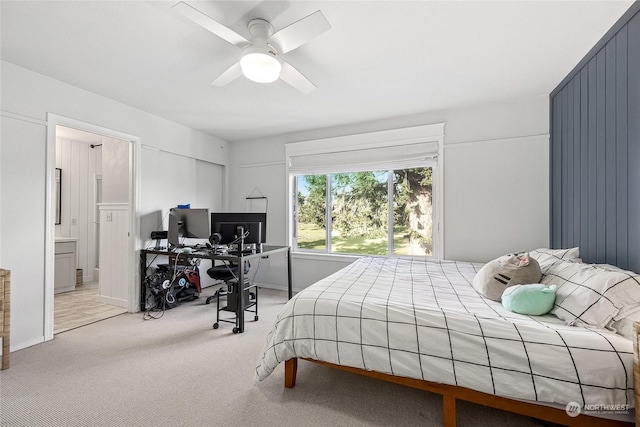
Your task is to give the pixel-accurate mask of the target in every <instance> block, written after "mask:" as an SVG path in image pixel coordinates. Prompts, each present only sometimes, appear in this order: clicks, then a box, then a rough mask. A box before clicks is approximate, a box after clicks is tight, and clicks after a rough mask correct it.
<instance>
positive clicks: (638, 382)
mask: <svg viewBox="0 0 640 427" xmlns="http://www.w3.org/2000/svg"><path fill="white" fill-rule="evenodd" d="M638 334H640V322H633V384H634V390H633V393H634V396H635V404H636V425H637V426H640V409H638V408H640V406H639V405H640V356H639V355H638V340H639V339H640V336H639V335H638Z"/></svg>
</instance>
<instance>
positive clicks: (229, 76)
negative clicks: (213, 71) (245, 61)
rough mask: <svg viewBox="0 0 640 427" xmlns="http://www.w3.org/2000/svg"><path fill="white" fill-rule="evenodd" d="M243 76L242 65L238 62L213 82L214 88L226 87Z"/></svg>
mask: <svg viewBox="0 0 640 427" xmlns="http://www.w3.org/2000/svg"><path fill="white" fill-rule="evenodd" d="M241 75H242V69H241V68H240V63H239V62H236V63H235V64H233V65H232V66H231V67H229V68H228V69H227V71H225V72H224V73H222V74H220V75H219V76H218V78H217V79H215V80H214V81H212V82H211V85H212V86H226V85H228V84H229V83H231V82H232V81H234V80H235V79H237V78H238V77H240V76H241Z"/></svg>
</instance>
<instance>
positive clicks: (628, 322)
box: [608, 311, 640, 340]
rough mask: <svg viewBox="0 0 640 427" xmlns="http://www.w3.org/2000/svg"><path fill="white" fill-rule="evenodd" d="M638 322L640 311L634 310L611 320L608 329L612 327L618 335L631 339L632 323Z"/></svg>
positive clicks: (639, 320)
mask: <svg viewBox="0 0 640 427" xmlns="http://www.w3.org/2000/svg"><path fill="white" fill-rule="evenodd" d="M635 322H640V311H635V312H634V313H631V314H630V315H628V316H626V317H623V318H622V319H620V320H615V321H613V322H611V325H610V326H609V328H608V329H613V330H614V331H616V333H617V334H618V335H622V336H623V337H625V338H628V339H630V340H633V324H634V323H635Z"/></svg>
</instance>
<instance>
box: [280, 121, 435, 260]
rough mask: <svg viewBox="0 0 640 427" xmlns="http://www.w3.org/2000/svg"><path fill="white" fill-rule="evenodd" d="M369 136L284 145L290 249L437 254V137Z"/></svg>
mask: <svg viewBox="0 0 640 427" xmlns="http://www.w3.org/2000/svg"><path fill="white" fill-rule="evenodd" d="M431 126H437V125H429V126H426V127H420V130H421V131H422V133H423V134H424V133H425V132H424V131H425V128H429V129H428V130H430V131H433V128H432V127H431ZM411 129H412V130H414V131H415V129H413V128H411ZM438 130H440V131H442V130H443V129H442V126H441V127H439V128H436V131H438ZM402 131H405V132H406V129H403V130H402ZM387 132H393V131H387ZM416 133H418V134H420V132H416ZM371 136H372V134H364V135H352V136H349V137H343V138H332V139H329V140H322V141H305V142H304V143H295V144H287V157H288V162H287V164H288V166H289V168H288V169H289V170H288V173H289V178H290V179H289V184H290V191H289V194H290V205H289V206H290V218H289V225H290V241H291V245H292V247H293V250H294V252H296V251H297V252H307V253H328V254H364V255H383V256H384V255H418V256H429V257H432V256H433V257H439V252H438V250H439V249H440V248H441V244H440V242H439V233H438V226H437V224H438V220H439V218H440V217H441V216H440V215H439V212H440V207H441V203H439V200H440V197H439V194H438V183H439V179H438V177H439V175H440V173H439V169H438V157H439V148H440V147H441V146H442V144H441V142H442V135H441V134H440V135H436V136H438V137H436V138H434V136H433V135H429V132H426V135H415V136H411V138H408V139H407V138H400V139H398V138H393V137H392V136H393V135H389V134H387V136H391V137H392V138H390V139H391V140H390V141H387V140H385V139H386V138H384V137H383V138H380V133H375V136H376V137H377V139H379V140H378V141H374V142H371V141H367V140H368V139H371ZM374 139H376V138H374ZM345 142H348V143H350V144H345ZM434 224H435V225H434Z"/></svg>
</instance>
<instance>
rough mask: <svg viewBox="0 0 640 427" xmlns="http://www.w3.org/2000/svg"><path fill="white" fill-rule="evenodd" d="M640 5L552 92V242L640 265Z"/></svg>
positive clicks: (595, 258)
mask: <svg viewBox="0 0 640 427" xmlns="http://www.w3.org/2000/svg"><path fill="white" fill-rule="evenodd" d="M639 12H640V4H639V3H638V2H636V3H634V4H633V5H632V6H631V8H630V9H629V11H628V12H627V13H625V15H624V16H623V17H622V18H621V19H620V21H619V22H618V23H617V24H616V25H615V26H614V27H613V28H612V30H611V31H609V32H608V33H607V35H605V37H604V38H603V39H602V40H601V41H600V42H599V43H598V45H596V47H594V49H592V50H591V52H590V53H589V54H588V55H587V56H586V57H585V59H583V60H582V61H581V62H580V64H578V66H577V67H576V68H575V69H574V70H573V71H572V72H571V73H570V74H569V76H567V78H565V79H564V80H563V82H562V83H561V84H560V85H559V86H558V87H557V88H556V89H555V90H554V91H553V92H552V93H551V117H550V120H551V153H550V154H551V164H550V171H551V181H550V186H551V188H550V194H551V200H550V206H551V218H550V219H551V221H550V223H551V230H550V231H551V245H552V247H556V248H566V247H574V246H579V247H580V253H581V256H582V258H583V259H584V260H585V261H586V262H594V263H608V264H614V265H617V266H619V267H622V268H627V269H631V270H634V271H638V272H640V13H639Z"/></svg>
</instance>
